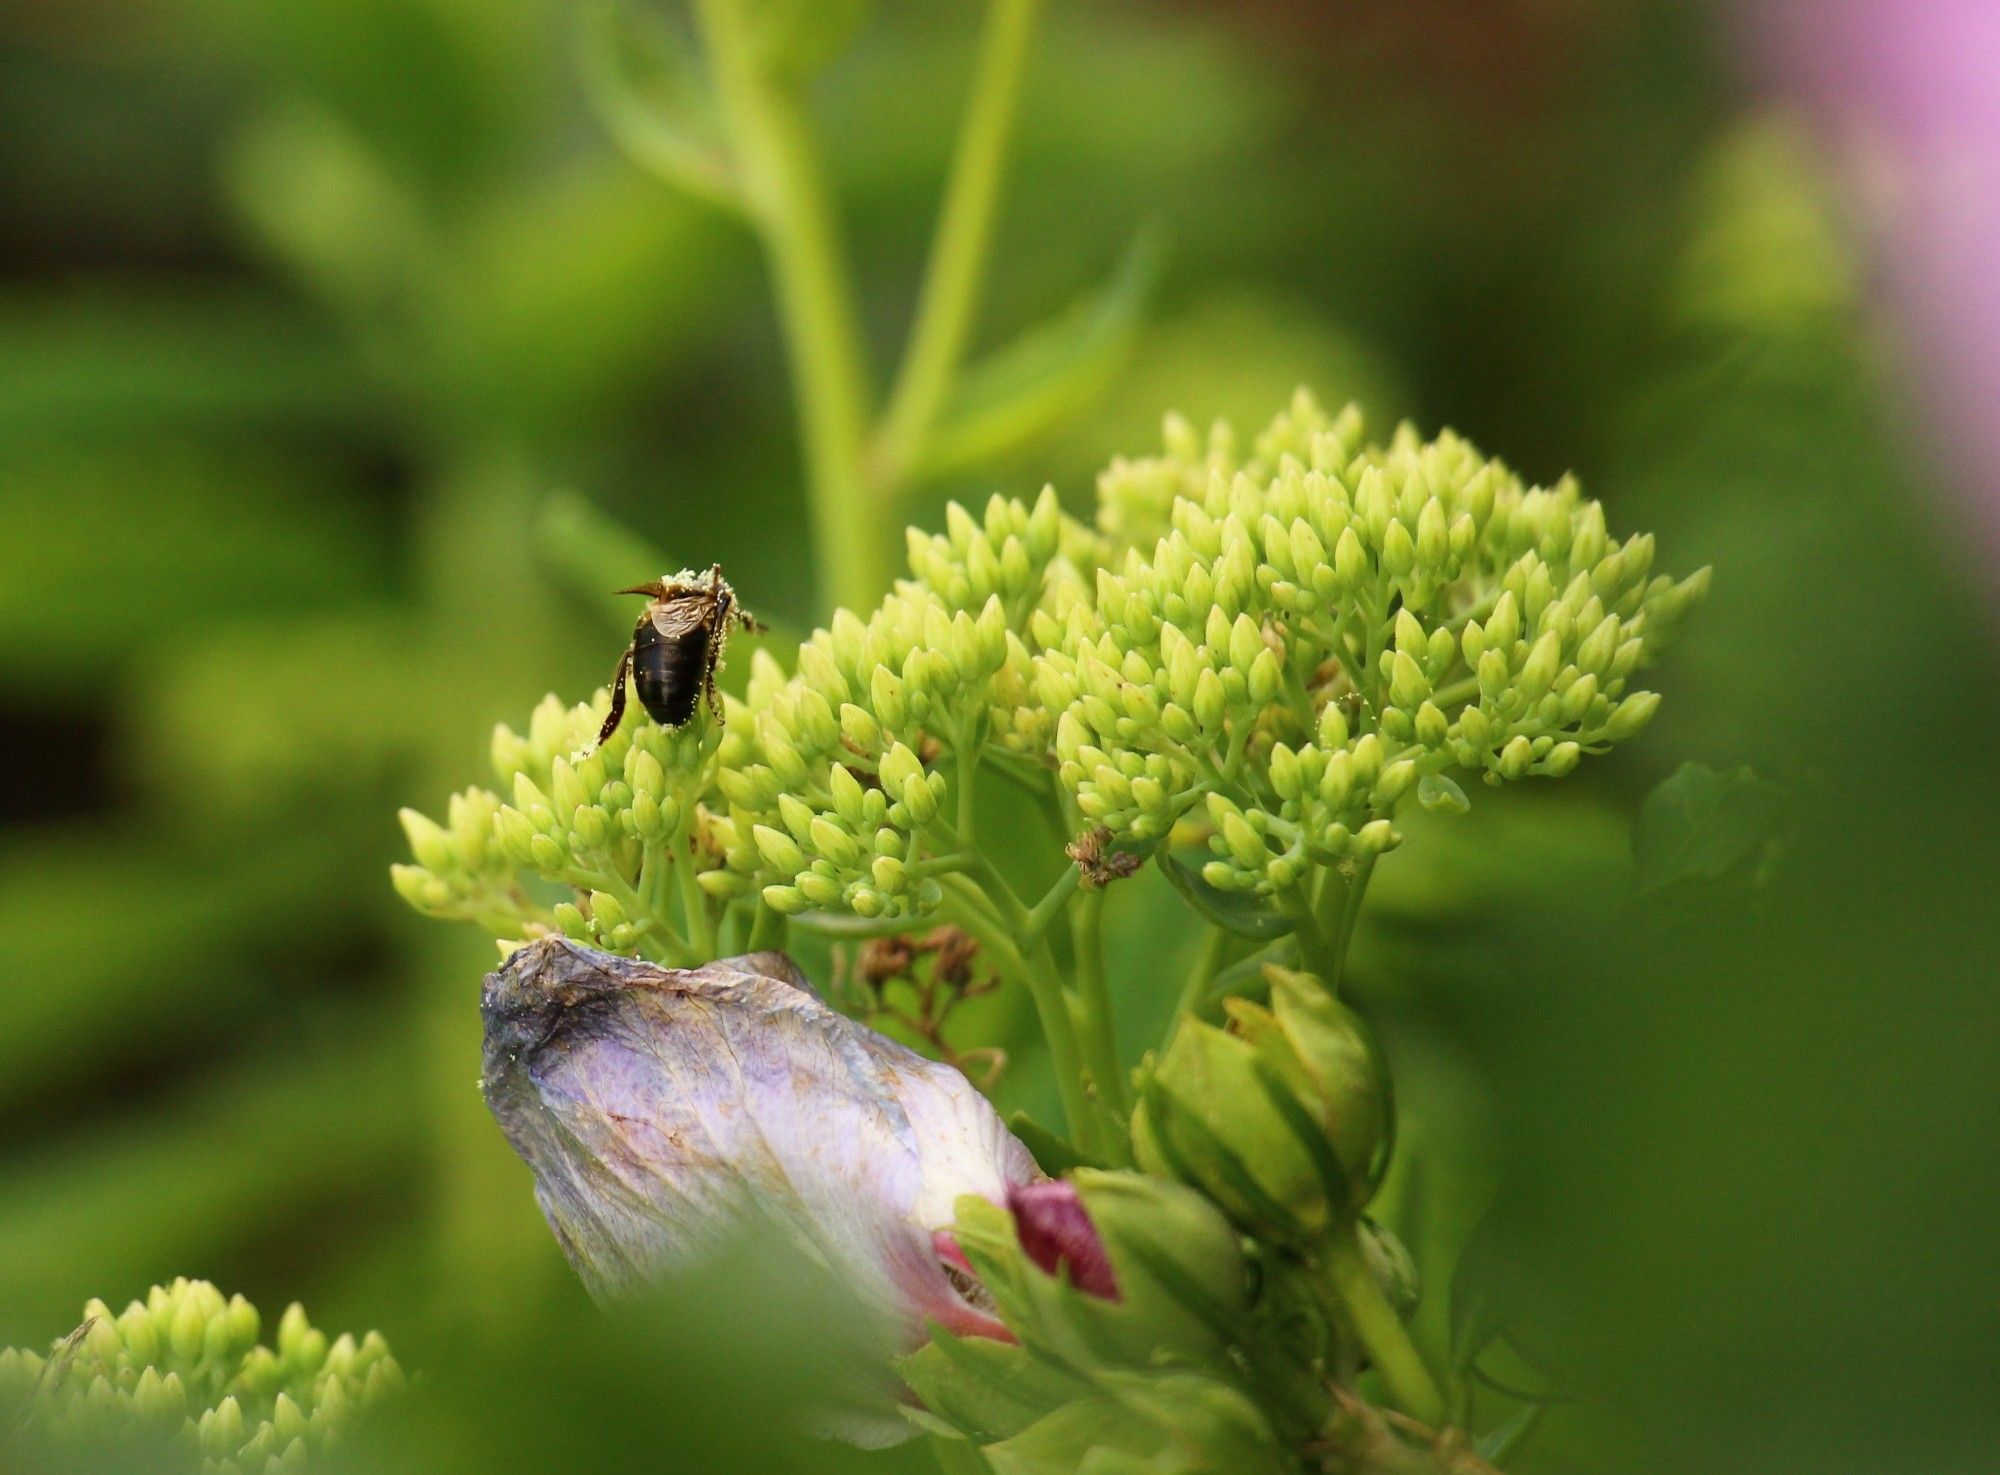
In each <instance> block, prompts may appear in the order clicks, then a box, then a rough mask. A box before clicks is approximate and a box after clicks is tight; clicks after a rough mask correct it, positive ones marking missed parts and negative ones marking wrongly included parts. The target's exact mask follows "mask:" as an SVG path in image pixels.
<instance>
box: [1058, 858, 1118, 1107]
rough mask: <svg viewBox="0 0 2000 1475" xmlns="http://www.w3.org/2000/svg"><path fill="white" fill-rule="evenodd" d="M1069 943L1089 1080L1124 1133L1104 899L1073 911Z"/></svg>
mask: <svg viewBox="0 0 2000 1475" xmlns="http://www.w3.org/2000/svg"><path fill="white" fill-rule="evenodd" d="M1070 938H1071V941H1072V942H1073V943H1074V944H1075V948H1076V985H1077V997H1078V1001H1079V1002H1080V1003H1081V1004H1082V1006H1083V1019H1084V1036H1083V1043H1084V1048H1085V1049H1086V1050H1087V1051H1088V1052H1089V1054H1090V1074H1091V1077H1092V1079H1093V1080H1095V1082H1096V1084H1097V1095H1098V1099H1099V1100H1100V1101H1101V1102H1102V1103H1103V1104H1104V1106H1105V1107H1106V1108H1107V1109H1108V1110H1109V1111H1110V1113H1111V1114H1112V1116H1113V1118H1114V1119H1115V1120H1116V1122H1117V1124H1118V1126H1119V1127H1120V1128H1121V1130H1120V1131H1119V1132H1117V1133H1116V1134H1115V1135H1116V1136H1117V1137H1118V1138H1119V1139H1120V1141H1121V1142H1122V1139H1123V1137H1124V1135H1125V1134H1124V1132H1123V1130H1122V1128H1123V1125H1124V1123H1126V1122H1127V1121H1129V1120H1130V1119H1131V1116H1132V1097H1131V1092H1130V1089H1129V1085H1128V1082H1127V1081H1126V1079H1125V1068H1124V1066H1123V1065H1122V1064H1121V1063H1120V1062H1119V1059H1118V1029H1117V1024H1116V1021H1115V1020H1114V1019H1113V1018H1112V1013H1111V987H1110V984H1109V982H1108V981H1107V980H1106V978H1105V970H1104V893H1103V891H1101V890H1095V891H1093V890H1085V891H1083V892H1081V893H1080V894H1079V895H1078V896H1077V898H1076V901H1075V903H1074V904H1073V905H1072V906H1071V908H1070Z"/></svg>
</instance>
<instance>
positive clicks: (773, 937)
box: [745, 901, 786, 953]
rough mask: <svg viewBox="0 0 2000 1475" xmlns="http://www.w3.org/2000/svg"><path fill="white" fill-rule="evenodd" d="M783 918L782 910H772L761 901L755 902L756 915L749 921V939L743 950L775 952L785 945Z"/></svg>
mask: <svg viewBox="0 0 2000 1475" xmlns="http://www.w3.org/2000/svg"><path fill="white" fill-rule="evenodd" d="M785 930H786V929H785V918H784V914H783V913H782V912H775V911H772V910H771V908H769V907H767V906H765V905H764V903H763V902H761V901H760V902H758V903H757V915H756V917H755V918H754V919H753V920H752V921H751V923H750V940H749V941H748V943H746V944H745V950H746V951H748V952H753V953H760V952H766V951H769V952H777V951H780V950H782V949H783V947H784V946H785Z"/></svg>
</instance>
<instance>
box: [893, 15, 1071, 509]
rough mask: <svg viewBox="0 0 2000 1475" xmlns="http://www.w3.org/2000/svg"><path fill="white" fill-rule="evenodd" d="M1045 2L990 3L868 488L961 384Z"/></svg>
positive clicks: (916, 450)
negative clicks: (1031, 49)
mask: <svg viewBox="0 0 2000 1475" xmlns="http://www.w3.org/2000/svg"><path fill="white" fill-rule="evenodd" d="M1041 4H1042V0H992V3H991V4H990V5H989V6H988V7H987V12H986V29H985V33H984V35H983V36H982V37H981V39H980V43H979V59H978V61H977V63H976V65H975V71H974V77H973V85H972V100H971V102H970V103H969V104H968V106H967V108H966V113H965V121H964V123H963V125H962V126H961V128H960V130H959V136H958V146H957V150H956V153H955V155H954V158H953V160H952V168H951V177H950V179H949V180H948V181H947V182H946V185H945V193H944V203H943V204H942V206H940V208H939V211H938V224H937V232H936V235H935V236H934V238H933V240H932V244H931V254H930V260H929V262H928V263H927V264H926V266H925V270H924V282H923V287H922V289H921V292H920V294H919V296H918V299H917V315H916V321H915V323H914V325H913V326H912V328H911V330H910V340H909V345H908V347H907V348H906V349H905V350H904V354H903V362H902V366H901V368H900V369H899V370H898V372H897V375H896V383H895V387H894V388H893V390H892V391H891V392H890V396H889V407H888V409H887V411H886V412H885V413H884V415H883V420H882V428H881V431H880V434H879V435H878V437H877V439H876V443H875V447H874V454H873V456H872V458H871V471H872V476H871V478H870V479H871V481H872V482H873V484H874V485H875V486H876V487H878V488H880V489H881V490H882V492H883V493H884V494H885V496H891V497H892V496H893V495H894V494H895V492H896V491H897V490H899V489H900V488H901V486H902V484H903V481H904V479H905V478H906V477H907V476H908V474H909V470H910V467H911V464H912V463H913V462H914V461H916V460H917V459H918V458H919V456H920V454H921V451H922V448H923V441H924V437H925V436H926V435H927V434H928V433H929V432H930V429H931V427H932V425H934V424H935V423H936V420H937V417H938V412H939V411H940V410H942V409H943V407H944V404H945V401H946V400H947V399H948V398H949V397H950V394H951V391H952V388H953V386H954V384H955V383H956V381H957V377H958V370H959V366H960V363H961V362H962V360H963V359H964V356H965V348H966V342H967V339H968V338H969V337H970V335H971V331H972V323H973V319H974V317H975V316H976V315H977V313H978V310H979V298H980V293H981V288H982V286H983V278H984V277H985V275H986V261H987V256H988V254H989V252H990V250H991V247H992V238H993V221H994V217H995V214H996V213H997V206H998V202H999V198H1000V182H1001V176H1002V175H1003V174H1004V173H1005V171H1006V163H1007V148H1008V143H1009V140H1010V138H1011V136H1012V134H1013V131H1014V118H1015V115H1016V113H1017V111H1018V105H1019V99H1020V92H1021V74H1022V71H1023V69H1024V67H1025V64H1026V61H1027V56H1028V50H1029V46H1030V43H1031V42H1032V40H1033V38H1034V33H1035V22H1036V20H1037V17H1038V15H1039V12H1040V10H1041Z"/></svg>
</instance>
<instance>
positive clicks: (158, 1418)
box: [0, 1280, 403, 1475]
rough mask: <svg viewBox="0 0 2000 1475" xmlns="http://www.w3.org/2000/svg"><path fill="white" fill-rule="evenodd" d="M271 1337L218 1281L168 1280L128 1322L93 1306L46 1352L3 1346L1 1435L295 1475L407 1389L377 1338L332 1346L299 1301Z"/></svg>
mask: <svg viewBox="0 0 2000 1475" xmlns="http://www.w3.org/2000/svg"><path fill="white" fill-rule="evenodd" d="M261 1330H262V1319H261V1318H260V1317H259V1316H258V1314H257V1308H256V1307H254V1306H252V1305H251V1304H250V1303H249V1302H248V1301H246V1300H244V1299H243V1297H241V1296H234V1297H230V1298H227V1299H225V1298H224V1296H223V1294H222V1292H220V1291H218V1290H217V1289H216V1288H215V1287H214V1286H212V1285H210V1284H209V1283H208V1282H206V1281H198V1280H197V1281H190V1280H176V1281H175V1282H174V1283H173V1284H172V1285H170V1286H155V1287H153V1289H152V1290H151V1291H150V1292H149V1293H148V1294H147V1297H146V1299H145V1300H143V1301H134V1302H132V1303H131V1304H130V1305H129V1306H127V1307H126V1308H125V1309H124V1310H123V1311H121V1312H118V1313H116V1314H114V1313H113V1312H112V1310H111V1308H110V1307H109V1306H107V1305H105V1304H104V1302H102V1301H92V1302H91V1303H90V1304H89V1305H87V1306H86V1307H85V1308H84V1315H83V1323H82V1324H81V1325H80V1326H79V1327H78V1328H77V1329H76V1331H75V1332H73V1333H71V1334H70V1335H69V1336H68V1337H65V1338H63V1339H62V1340H61V1341H58V1342H57V1343H56V1344H55V1345H54V1347H53V1348H51V1350H50V1352H49V1353H48V1355H47V1356H46V1357H44V1356H41V1355H38V1354H36V1353H34V1352H30V1351H27V1350H25V1349H19V1348H16V1349H10V1350H7V1351H0V1428H7V1429H17V1430H20V1431H24V1437H26V1438H27V1439H29V1440H30V1441H33V1442H38V1443H39V1442H47V1443H49V1444H51V1445H60V1446H63V1447H66V1448H73V1447H75V1446H77V1445H79V1444H82V1445H84V1446H87V1447H95V1446H100V1445H103V1444H106V1443H111V1444H119V1445H137V1446H140V1447H144V1446H146V1445H149V1444H150V1445H158V1444H160V1443H163V1442H164V1443H170V1444H173V1445H177V1446H179V1447H180V1448H181V1449H183V1450H184V1451H186V1452H187V1453H188V1454H189V1455H190V1456H199V1458H200V1461H201V1464H200V1468H201V1470H202V1471H203V1472H204V1475H227V1472H239V1471H240V1472H254V1471H285V1472H290V1471H295V1470H303V1469H305V1468H306V1467H307V1462H308V1458H309V1456H310V1454H311V1452H313V1451H316V1450H319V1449H321V1448H324V1447H328V1446H331V1445H332V1444H334V1443H336V1442H337V1441H338V1439H339V1437H340V1430H341V1429H342V1427H343V1425H344V1424H345V1423H346V1422H347V1421H348V1419H349V1418H350V1417H351V1416H352V1415H353V1414H354V1413H355V1411H357V1410H360V1409H365V1408H368V1407H370V1406H372V1405H374V1404H375V1403H377V1402H379V1401H380V1400H381V1399H382V1398H384V1397H386V1396H387V1395H388V1394H390V1393H392V1392H394V1391H395V1390H396V1389H397V1388H399V1387H401V1386H402V1383H403V1372H402V1369H401V1368H400V1367H398V1366H397V1364H396V1359H395V1358H394V1357H392V1356H391V1355H390V1353H389V1348H388V1344H387V1343H385V1342H384V1341H383V1340H382V1338H381V1337H380V1336H379V1335H378V1334H376V1333H374V1332H370V1333H368V1335H367V1336H366V1337H364V1338H362V1339H361V1340H360V1341H358V1342H357V1341H356V1340H355V1339H354V1338H353V1337H352V1336H348V1335H342V1336H341V1337H339V1338H337V1339H335V1340H333V1341H328V1339H327V1336H326V1333H324V1332H322V1331H320V1330H319V1329H318V1328H316V1327H314V1326H313V1325H312V1323H311V1322H310V1321H308V1320H307V1319H306V1314H305V1311H304V1309H303V1308H302V1307H300V1306H298V1305H297V1304H293V1305H292V1306H290V1307H288V1308H287V1309H286V1311H285V1314H284V1315H283V1316H282V1317H281V1318H280V1319H279V1322H278V1328H277V1335H276V1338H275V1345H274V1346H264V1345H260V1344H259V1342H258V1340H257V1339H258V1336H259V1334H260V1332H261Z"/></svg>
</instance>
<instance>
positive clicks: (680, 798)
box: [391, 692, 749, 961]
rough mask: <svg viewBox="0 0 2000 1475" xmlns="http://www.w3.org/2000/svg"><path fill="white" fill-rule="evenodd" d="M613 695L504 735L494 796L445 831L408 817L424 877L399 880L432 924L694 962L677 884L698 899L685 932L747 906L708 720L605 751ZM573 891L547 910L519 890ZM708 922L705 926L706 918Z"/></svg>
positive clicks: (542, 712)
mask: <svg viewBox="0 0 2000 1475" xmlns="http://www.w3.org/2000/svg"><path fill="white" fill-rule="evenodd" d="M609 700H610V696H609V693H608V692H599V693H598V694H597V696H596V697H595V698H594V699H593V700H592V701H591V702H587V703H582V704H579V705H576V706H566V705H564V704H563V703H562V702H561V701H559V700H558V699H557V698H555V697H554V696H550V697H546V698H544V699H543V701H542V703H541V704H540V705H539V706H538V707H537V708H536V709H535V711H534V714H533V716H532V718H531V719H530V722H529V726H528V731H527V733H526V734H525V735H523V734H520V733H516V732H515V731H513V730H512V729H511V728H509V727H507V726H505V725H504V724H503V725H501V726H499V727H497V728H495V730H494V733H493V744H492V762H493V772H494V776H495V778H496V780H497V781H498V784H499V786H500V790H501V792H502V793H504V794H506V795H507V796H508V797H509V798H510V799H511V802H508V800H507V799H503V798H502V797H501V795H500V794H499V793H495V792H493V791H490V790H486V789H478V788H474V789H467V790H466V791H464V792H463V793H461V794H457V795H454V796H453V798H452V800H451V802H450V806H449V809H448V810H447V815H446V820H445V822H444V823H443V824H439V823H437V822H435V821H433V820H430V819H428V818H426V817H425V816H423V815H421V814H419V813H417V812H416V811H415V810H410V809H405V810H404V811H403V812H402V816H401V817H402V821H403V828H404V832H405V834H406V835H408V837H409V840H410V848H411V852H412V854H413V856H414V857H415V864H412V865H400V866H396V867H394V868H393V870H392V871H391V878H392V880H393V881H394V883H395V885H396V889H397V891H398V892H399V893H400V894H401V895H402V896H403V898H404V899H405V900H406V901H408V902H409V903H410V904H411V905H412V906H414V907H416V908H417V910H419V911H421V912H424V913H425V914H426V915H429V916H435V917H443V918H448V919H454V920H466V921H474V922H478V923H479V924H480V925H482V926H484V927H486V928H488V929H489V930H490V931H492V932H493V933H495V935H496V936H498V937H500V938H502V939H504V941H503V947H502V950H503V952H504V951H506V950H508V949H509V948H510V947H511V946H512V945H513V944H514V942H515V941H517V940H520V939H525V938H531V937H537V936H541V935H543V934H545V933H547V932H550V931H560V932H562V933H564V934H566V935H568V936H571V937H575V938H577V939H578V940H580V941H588V942H591V943H593V944H594V945H596V946H599V947H604V948H608V949H610V950H612V951H616V952H624V953H631V952H646V953H649V954H651V955H655V956H666V957H669V958H670V960H672V961H685V960H686V959H685V957H683V956H679V955H676V954H674V949H675V948H676V947H681V946H684V938H682V936H681V934H680V932H679V930H678V928H677V927H676V926H675V923H674V916H675V909H674V903H673V901H672V894H671V891H670V882H671V881H672V879H673V873H674V871H675V870H676V869H677V868H685V869H686V870H687V871H688V873H689V875H690V878H691V882H692V886H693V895H692V896H683V897H682V899H681V902H680V907H681V913H682V915H681V921H682V922H683V923H685V922H686V920H687V918H686V915H685V913H686V912H687V910H688V909H690V908H694V909H699V910H701V911H703V912H704V913H706V912H708V911H710V910H712V909H713V908H714V907H715V906H717V905H720V904H721V903H724V902H726V901H728V900H729V899H731V898H734V897H737V896H741V895H744V894H745V893H746V892H747V891H748V889H749V882H748V881H747V880H746V879H744V878H743V877H742V876H741V874H740V873H739V872H738V871H734V870H731V869H730V868H729V865H728V860H729V857H730V855H731V853H732V852H733V851H738V850H740V849H741V847H740V845H739V842H738V838H737V834H736V830H735V827H734V825H733V823H732V822H731V821H730V819H729V818H728V816H727V814H726V812H725V807H724V805H723V804H722V802H721V800H720V797H719V795H718V794H717V792H716V790H715V774H716V765H717V760H718V754H719V752H720V750H721V747H722V743H723V733H722V728H721V726H720V725H719V724H717V723H714V722H712V721H710V720H708V719H707V716H706V714H705V712H704V713H703V714H702V715H701V717H700V718H699V719H698V720H696V721H693V722H690V723H688V724H687V725H685V726H684V727H680V728H672V729H670V728H664V727H661V726H659V725H657V724H655V723H650V722H643V721H638V720H628V721H627V722H625V723H624V724H622V725H621V726H620V728H619V730H618V731H617V732H615V733H613V734H612V735H611V737H610V738H609V739H607V740H606V741H605V742H604V743H603V745H602V746H599V745H598V743H597V731H598V728H599V726H600V725H601V724H602V722H603V720H604V715H605V712H606V711H607V710H608V704H609ZM527 876H532V877H536V878H539V879H540V880H541V881H543V882H550V883H554V884H556V885H558V886H566V887H569V888H570V889H571V897H570V899H567V900H563V901H559V902H557V903H555V904H554V905H553V906H544V905H542V904H540V903H539V902H537V901H536V900H535V899H534V895H533V893H532V892H531V890H530V888H529V887H528V885H526V884H524V877H527ZM704 920H707V918H706V917H704Z"/></svg>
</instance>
